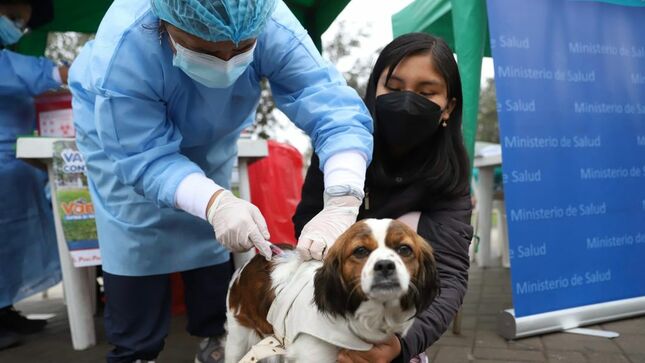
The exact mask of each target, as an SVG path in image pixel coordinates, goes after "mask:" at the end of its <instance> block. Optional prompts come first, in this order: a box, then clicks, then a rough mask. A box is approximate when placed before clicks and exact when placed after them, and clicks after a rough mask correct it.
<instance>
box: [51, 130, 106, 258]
mask: <svg viewBox="0 0 645 363" xmlns="http://www.w3.org/2000/svg"><path fill="white" fill-rule="evenodd" d="M53 167H54V175H55V177H56V180H54V181H53V183H54V186H55V193H56V197H57V202H58V205H57V208H58V211H59V215H60V217H61V219H62V221H61V222H62V224H63V231H64V233H65V240H66V241H67V246H68V248H69V251H70V253H71V255H72V260H73V261H74V266H76V267H83V266H95V265H100V264H101V255H100V253H99V245H98V238H97V235H96V224H95V222H94V205H93V204H92V199H91V197H90V191H89V189H88V187H87V176H86V175H85V162H84V161H83V156H82V155H81V153H80V152H79V151H78V149H77V148H76V143H75V142H74V140H69V141H67V140H66V141H56V142H55V143H54V164H53Z"/></svg>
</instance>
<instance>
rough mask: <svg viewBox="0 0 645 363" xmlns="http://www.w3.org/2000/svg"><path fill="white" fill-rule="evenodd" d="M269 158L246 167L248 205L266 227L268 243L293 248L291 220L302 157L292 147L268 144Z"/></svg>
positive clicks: (270, 141) (300, 183) (297, 199)
mask: <svg viewBox="0 0 645 363" xmlns="http://www.w3.org/2000/svg"><path fill="white" fill-rule="evenodd" d="M268 147H269V156H267V157H266V158H263V159H260V160H258V161H255V162H253V163H251V164H250V165H249V184H250V187H251V202H252V203H253V204H255V205H256V206H257V207H258V208H259V209H260V211H261V212H262V215H263V216H264V219H265V220H266V222H267V225H268V227H269V233H271V242H274V243H288V244H291V245H295V244H296V242H297V241H296V236H295V229H294V227H293V222H291V217H292V216H293V214H294V212H295V211H296V206H297V205H298V203H299V202H300V196H301V191H302V183H303V177H302V172H303V170H302V155H301V154H300V152H299V151H298V150H297V149H296V148H294V147H293V146H290V145H286V144H281V143H279V142H276V141H272V140H269V141H268Z"/></svg>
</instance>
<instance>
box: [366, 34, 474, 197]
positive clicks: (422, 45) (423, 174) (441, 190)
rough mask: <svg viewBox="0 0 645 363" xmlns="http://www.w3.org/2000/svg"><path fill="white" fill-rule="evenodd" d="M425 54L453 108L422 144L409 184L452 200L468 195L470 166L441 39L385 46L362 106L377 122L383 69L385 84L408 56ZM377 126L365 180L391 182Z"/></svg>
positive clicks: (455, 80) (419, 37)
mask: <svg viewBox="0 0 645 363" xmlns="http://www.w3.org/2000/svg"><path fill="white" fill-rule="evenodd" d="M420 54H421V55H422V54H428V55H429V56H430V57H432V61H433V64H434V66H435V67H436V70H437V72H438V73H439V74H440V75H441V77H443V79H444V81H445V83H446V86H447V96H448V101H449V102H450V100H452V99H454V100H455V107H454V109H453V111H452V112H451V114H450V118H449V119H448V120H447V127H445V128H444V127H439V130H437V132H436V133H435V135H434V136H432V140H429V142H427V143H425V144H424V145H425V146H424V149H423V151H422V153H421V156H420V158H419V160H418V162H417V163H416V164H415V169H417V170H414V171H413V176H411V177H410V182H411V183H412V182H414V183H418V182H422V183H423V184H425V188H426V190H428V192H429V193H431V194H433V195H435V196H436V197H437V198H438V199H444V198H453V197H459V196H463V195H466V194H467V193H468V192H469V189H470V187H469V179H470V173H469V167H470V162H469V160H468V155H467V153H466V149H465V147H464V141H463V137H462V131H461V123H462V122H461V114H462V105H463V101H462V100H463V97H462V92H461V78H460V77H459V69H458V67H457V62H456V61H455V58H454V56H453V53H452V50H450V47H448V45H447V44H446V43H445V42H444V41H443V40H442V39H440V38H437V37H434V36H432V35H429V34H425V33H409V34H405V35H401V36H399V37H397V38H396V39H394V40H393V41H392V42H390V44H388V45H387V46H386V47H385V48H384V49H383V51H382V52H381V54H380V55H379V57H378V59H377V60H376V64H375V65H374V69H373V70H372V74H371V75H370V78H369V81H368V84H367V89H366V92H365V99H364V101H365V104H366V105H367V108H368V109H369V111H370V113H371V114H372V116H373V117H374V118H376V112H375V103H376V88H377V85H378V80H379V78H380V76H381V74H382V73H383V71H384V70H385V69H388V68H389V71H388V73H387V76H386V82H387V81H389V79H390V77H391V76H392V72H393V71H394V69H395V68H396V66H397V65H398V64H399V63H400V62H401V61H402V60H403V59H404V58H406V57H408V56H411V55H420ZM377 125H378V123H376V122H375V125H374V161H373V162H372V165H371V166H370V168H369V170H368V175H367V177H368V179H371V180H372V182H378V181H379V180H380V181H383V180H387V179H393V178H392V175H387V174H388V172H387V171H386V168H385V167H384V165H383V162H384V160H386V159H387V158H388V156H389V155H388V151H387V146H386V145H384V143H383V142H382V141H381V139H380V137H379V129H378V126H377Z"/></svg>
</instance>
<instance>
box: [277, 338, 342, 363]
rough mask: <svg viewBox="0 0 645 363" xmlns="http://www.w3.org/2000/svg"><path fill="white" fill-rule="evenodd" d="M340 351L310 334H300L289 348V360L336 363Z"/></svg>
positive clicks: (309, 362) (310, 362) (308, 362)
mask: <svg viewBox="0 0 645 363" xmlns="http://www.w3.org/2000/svg"><path fill="white" fill-rule="evenodd" d="M339 351H340V349H338V347H336V346H334V345H331V344H329V343H327V342H324V341H322V340H320V339H318V338H314V337H313V336H311V335H309V334H300V335H299V336H298V338H297V339H296V340H295V341H294V342H293V343H292V344H291V345H290V346H289V348H287V360H288V361H289V362H298V363H300V362H307V363H334V362H336V360H337V358H338V352H339Z"/></svg>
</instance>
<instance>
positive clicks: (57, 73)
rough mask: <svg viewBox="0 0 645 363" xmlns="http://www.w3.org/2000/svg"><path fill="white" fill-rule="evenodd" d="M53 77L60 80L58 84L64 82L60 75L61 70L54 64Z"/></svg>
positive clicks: (57, 80)
mask: <svg viewBox="0 0 645 363" xmlns="http://www.w3.org/2000/svg"><path fill="white" fill-rule="evenodd" d="M52 78H53V79H54V81H56V82H58V84H63V79H62V78H61V77H60V70H58V67H57V66H54V68H53V69H52Z"/></svg>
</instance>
